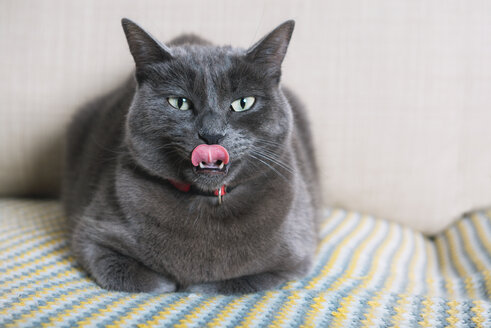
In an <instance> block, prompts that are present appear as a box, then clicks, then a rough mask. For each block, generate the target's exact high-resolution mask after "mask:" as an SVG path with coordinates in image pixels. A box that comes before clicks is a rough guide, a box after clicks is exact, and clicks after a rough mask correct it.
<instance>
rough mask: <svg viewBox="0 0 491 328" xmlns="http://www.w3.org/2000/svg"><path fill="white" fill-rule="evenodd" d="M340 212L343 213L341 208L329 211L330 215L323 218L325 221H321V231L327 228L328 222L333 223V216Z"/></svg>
mask: <svg viewBox="0 0 491 328" xmlns="http://www.w3.org/2000/svg"><path fill="white" fill-rule="evenodd" d="M340 214H341V210H339V209H335V210H333V211H331V213H329V216H328V217H327V218H325V219H324V220H323V221H324V222H322V223H321V225H320V229H319V231H321V232H322V231H324V230H325V229H326V227H327V226H328V224H329V223H331V221H332V218H334V217H336V216H338V215H340Z"/></svg>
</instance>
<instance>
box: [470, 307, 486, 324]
mask: <svg viewBox="0 0 491 328" xmlns="http://www.w3.org/2000/svg"><path fill="white" fill-rule="evenodd" d="M472 304H474V306H473V307H472V308H471V311H472V312H474V316H473V317H472V322H474V323H475V324H476V327H477V328H484V324H485V318H484V309H483V307H482V306H481V304H484V301H474V302H472Z"/></svg>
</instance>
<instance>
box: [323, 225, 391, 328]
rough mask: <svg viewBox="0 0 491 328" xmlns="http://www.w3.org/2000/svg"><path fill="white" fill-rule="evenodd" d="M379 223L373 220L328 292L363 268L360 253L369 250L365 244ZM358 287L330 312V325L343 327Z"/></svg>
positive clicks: (372, 237)
mask: <svg viewBox="0 0 491 328" xmlns="http://www.w3.org/2000/svg"><path fill="white" fill-rule="evenodd" d="M381 225H382V222H381V221H379V220H377V221H376V222H375V226H374V227H373V228H372V229H371V232H370V234H369V235H368V237H366V238H365V240H363V242H362V243H361V244H360V245H359V246H357V248H356V250H355V253H354V255H353V258H352V259H351V260H350V265H349V267H348V269H347V270H346V272H345V274H343V276H342V277H340V278H339V279H336V281H335V282H334V283H333V284H332V286H331V287H330V288H328V289H327V291H328V292H333V291H334V290H336V289H339V287H341V286H342V285H343V284H344V283H345V282H346V280H348V279H352V278H353V277H354V271H355V270H356V269H359V270H360V269H363V268H361V267H360V257H361V254H362V253H363V252H364V251H369V250H368V249H367V245H369V244H370V243H371V242H372V241H373V239H375V236H376V235H377V232H378V230H379V228H380V226H381ZM355 278H357V277H355ZM359 289H360V288H359V287H358V288H354V289H353V290H352V291H350V293H349V295H348V296H346V297H343V299H342V300H341V302H340V306H339V307H338V309H336V311H333V312H332V315H333V322H332V323H331V325H332V327H344V326H345V325H346V324H345V323H344V321H345V320H347V318H348V316H347V315H348V313H349V312H350V310H352V309H353V302H354V301H355V300H356V299H357V297H355V296H353V295H357V294H358V290H359Z"/></svg>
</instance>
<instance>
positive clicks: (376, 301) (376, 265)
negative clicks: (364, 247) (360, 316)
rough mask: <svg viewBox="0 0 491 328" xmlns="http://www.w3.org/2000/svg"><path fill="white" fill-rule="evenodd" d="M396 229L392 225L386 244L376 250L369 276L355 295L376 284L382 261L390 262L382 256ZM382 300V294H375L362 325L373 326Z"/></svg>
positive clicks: (370, 300) (395, 226)
mask: <svg viewBox="0 0 491 328" xmlns="http://www.w3.org/2000/svg"><path fill="white" fill-rule="evenodd" d="M396 228H397V225H396V224H393V223H390V229H389V233H388V234H387V237H386V238H385V240H384V242H383V243H382V244H381V245H380V246H379V248H378V249H377V250H376V252H375V255H374V256H373V259H374V260H373V262H372V265H371V267H370V271H369V272H368V274H367V276H366V277H365V279H364V281H363V283H362V284H361V285H359V286H358V288H357V289H355V290H354V291H353V294H355V293H357V292H358V291H359V290H361V289H365V288H367V287H368V285H369V284H370V283H374V282H375V281H374V280H373V279H374V276H375V273H376V272H377V271H378V270H380V261H382V259H383V260H384V261H388V259H387V258H383V257H382V254H383V253H384V252H385V251H386V250H387V249H388V248H387V247H388V245H390V243H391V242H392V240H393V239H394V238H395V237H396V233H395V230H396ZM394 258H395V257H394ZM387 270H390V268H388V269H387ZM389 275H390V271H389ZM381 298H382V293H381V292H376V293H375V294H374V296H372V297H371V298H370V299H369V300H368V301H367V304H368V305H369V309H368V310H367V311H366V313H365V314H364V316H365V318H366V319H364V320H362V323H363V325H364V326H365V327H371V326H373V320H374V319H375V318H376V314H375V312H376V311H377V309H378V308H380V306H381V304H380V301H381Z"/></svg>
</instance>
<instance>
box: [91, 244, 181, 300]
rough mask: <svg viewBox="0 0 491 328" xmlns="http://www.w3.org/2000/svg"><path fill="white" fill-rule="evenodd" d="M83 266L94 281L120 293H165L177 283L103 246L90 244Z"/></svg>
mask: <svg viewBox="0 0 491 328" xmlns="http://www.w3.org/2000/svg"><path fill="white" fill-rule="evenodd" d="M86 250H90V253H89V252H88V253H89V254H90V255H92V258H90V259H89V261H87V262H88V265H87V269H88V271H89V272H90V273H91V275H92V276H93V278H94V279H95V280H96V282H97V283H98V284H99V285H100V286H101V287H102V288H105V289H109V290H115V291H122V292H146V293H169V292H174V291H176V290H177V284H176V283H175V282H174V281H172V280H170V279H169V278H167V277H165V276H164V275H162V274H160V273H158V272H155V271H153V270H151V269H149V268H148V267H146V266H145V265H143V264H141V263H140V262H138V261H136V260H135V259H133V258H131V257H128V256H125V255H122V254H120V253H116V252H114V251H112V250H110V249H108V248H106V247H102V246H98V245H95V244H92V245H90V248H87V249H86Z"/></svg>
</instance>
